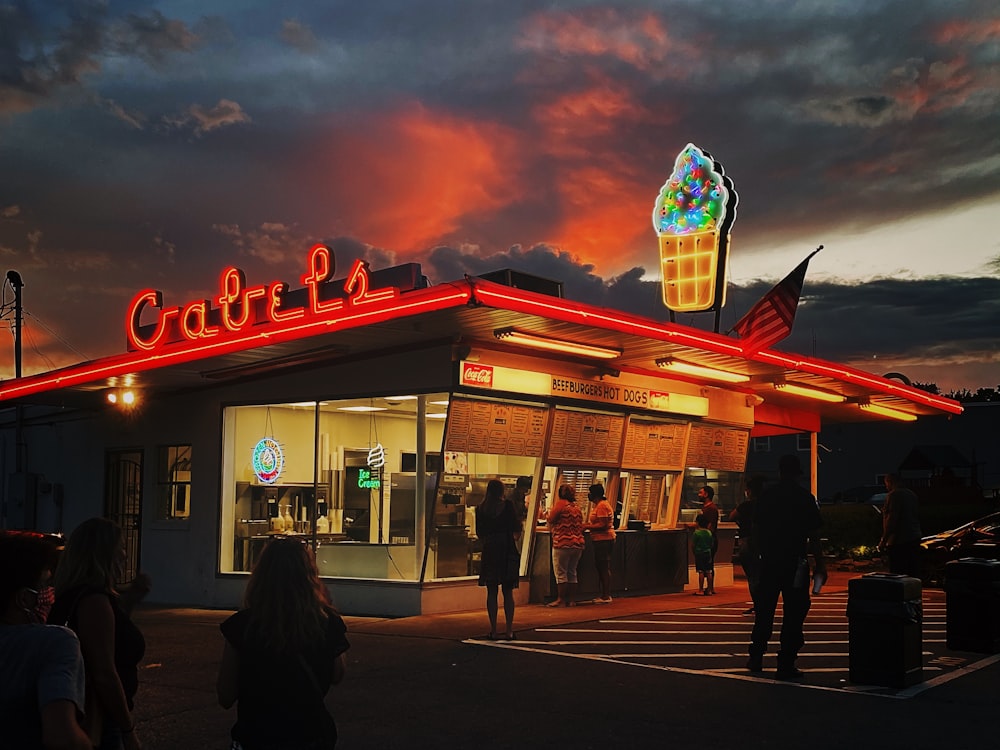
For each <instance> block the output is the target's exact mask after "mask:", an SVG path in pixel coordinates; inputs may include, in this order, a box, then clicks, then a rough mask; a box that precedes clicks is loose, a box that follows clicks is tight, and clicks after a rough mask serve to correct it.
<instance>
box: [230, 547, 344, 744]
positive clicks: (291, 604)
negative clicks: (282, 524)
mask: <svg viewBox="0 0 1000 750" xmlns="http://www.w3.org/2000/svg"><path fill="white" fill-rule="evenodd" d="M221 629H222V634H223V636H225V639H226V644H225V647H224V650H223V653H222V664H221V665H220V667H219V678H218V682H217V684H216V691H217V694H218V698H219V704H220V705H221V706H222V707H223V708H230V707H231V706H232V705H233V704H234V703H236V704H237V706H236V724H235V725H234V726H233V729H232V732H231V736H232V746H231V747H232V748H233V750H269V749H270V748H281V749H282V750H329V749H330V748H333V747H334V746H335V745H336V743H337V726H336V723H335V722H334V720H333V716H332V715H331V714H330V712H329V709H328V707H327V699H328V696H329V693H330V688H331V686H332V685H336V684H337V683H339V682H340V681H341V680H342V679H343V678H344V652H345V651H347V649H348V648H350V644H349V643H348V642H347V637H346V633H347V626H346V625H345V624H344V621H343V619H342V618H341V617H340V615H338V614H337V613H336V612H335V611H334V609H333V607H332V606H331V605H330V600H329V597H328V596H327V593H326V588H325V587H324V586H323V582H322V581H321V580H320V577H319V571H318V570H317V568H316V558H315V557H314V555H313V551H312V549H311V548H310V547H309V546H308V545H307V544H303V543H302V542H300V541H299V540H297V539H282V538H277V539H274V540H272V541H271V542H269V543H268V545H267V546H266V547H265V548H264V550H263V552H262V553H261V556H260V559H259V560H258V561H257V564H256V566H255V567H254V570H253V573H252V574H251V575H250V581H249V582H248V583H247V588H246V592H245V593H244V608H243V609H242V610H240V611H239V612H237V613H236V614H234V615H233V616H232V617H230V618H229V619H228V620H226V621H225V622H224V623H222V625H221Z"/></svg>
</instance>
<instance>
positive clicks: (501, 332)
mask: <svg viewBox="0 0 1000 750" xmlns="http://www.w3.org/2000/svg"><path fill="white" fill-rule="evenodd" d="M493 335H494V336H496V337H497V339H499V340H500V341H503V342H504V343H507V344H519V345H521V346H531V347H534V348H535V349H545V350H546V351H550V352H564V353H566V354H579V355H581V356H584V357H595V358H596V359H616V358H618V357H620V356H621V355H622V351H621V349H611V348H609V347H606V346H594V345H592V344H578V343H576V342H575V341H564V340H563V339H550V338H547V337H545V336H536V335H535V334H533V333H524V332H523V331H516V330H514V329H513V328H498V329H496V330H495V331H493Z"/></svg>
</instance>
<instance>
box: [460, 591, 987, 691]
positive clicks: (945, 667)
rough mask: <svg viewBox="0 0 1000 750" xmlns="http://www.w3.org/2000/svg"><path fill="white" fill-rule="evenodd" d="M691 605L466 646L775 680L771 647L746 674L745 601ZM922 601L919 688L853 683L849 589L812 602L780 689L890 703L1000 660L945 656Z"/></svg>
mask: <svg viewBox="0 0 1000 750" xmlns="http://www.w3.org/2000/svg"><path fill="white" fill-rule="evenodd" d="M690 599H691V606H690V607H689V608H684V609H679V610H672V611H663V612H652V613H650V614H646V615H628V616H624V617H611V618H607V619H594V620H591V621H587V622H580V623H574V624H569V625H559V626H554V627H538V628H534V629H532V630H528V631H523V632H520V633H518V634H517V640H515V641H489V640H483V639H469V640H468V641H467V643H470V644H476V645H483V646H489V647H499V648H507V649H517V650H520V651H530V652H535V653H538V654H539V655H543V654H544V655H545V656H546V657H553V656H555V657H563V658H572V659H593V660H598V661H611V662H617V663H621V664H624V665H628V666H630V667H634V668H637V669H658V670H668V671H673V672H690V673H697V674H702V675H711V676H714V677H718V678H720V679H735V680H749V681H757V682H777V681H776V680H774V679H773V676H774V668H775V664H774V653H775V651H776V650H777V644H776V643H773V644H772V646H771V648H770V652H769V654H768V655H767V656H765V659H764V668H765V672H764V673H763V674H759V675H755V674H751V673H749V672H748V671H747V670H746V668H745V664H746V660H747V645H748V643H749V640H750V631H751V628H752V626H753V616H752V615H744V614H743V612H744V611H745V610H746V608H747V606H748V602H746V601H728V602H724V603H720V604H714V603H712V602H710V601H708V600H706V599H703V598H701V597H694V596H692V597H691V598H690ZM922 600H923V626H922V652H923V653H922V668H923V672H922V679H921V680H920V681H919V682H917V683H916V684H912V685H909V686H907V687H896V688H894V687H885V686H883V685H866V684H857V683H852V682H851V680H850V639H849V621H848V618H847V592H846V591H841V592H835V593H830V594H824V595H821V596H816V597H814V598H813V603H812V608H811V610H810V612H809V616H808V618H807V619H806V625H805V637H806V645H805V646H804V648H803V649H802V651H801V653H800V654H799V660H798V664H797V666H798V667H799V669H801V670H803V671H804V672H805V673H806V676H805V677H804V678H802V679H801V680H796V681H792V682H784V683H781V684H783V685H789V686H794V687H797V688H802V689H809V690H836V691H851V692H858V693H865V694H870V695H878V696H882V697H890V698H909V697H912V696H914V695H917V694H918V693H920V692H922V691H924V690H926V689H928V688H930V687H933V686H935V685H939V684H941V683H943V682H946V681H948V680H951V679H955V678H957V677H960V676H961V675H963V674H965V673H966V672H968V671H969V670H974V669H978V668H980V667H982V666H987V665H988V664H991V663H993V662H995V661H996V660H997V659H998V658H1000V657H996V656H993V657H989V656H984V655H981V654H975V653H970V652H960V651H950V650H949V649H948V647H947V642H946V641H947V637H946V618H945V615H946V609H945V597H944V593H943V592H942V591H940V590H934V589H928V590H925V591H924V592H923V597H922ZM594 609H595V610H596V611H599V610H597V608H594ZM596 611H595V614H596ZM780 627H781V605H780V603H779V606H778V612H777V615H776V617H775V629H774V632H775V639H776V638H777V634H778V631H779V629H780ZM893 627H894V626H893V625H892V624H886V626H885V628H886V630H887V632H888V633H890V634H891V633H892V632H893ZM900 632H902V631H901V630H900Z"/></svg>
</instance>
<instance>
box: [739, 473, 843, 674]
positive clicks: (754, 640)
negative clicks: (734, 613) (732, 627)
mask: <svg viewBox="0 0 1000 750" xmlns="http://www.w3.org/2000/svg"><path fill="white" fill-rule="evenodd" d="M778 473H779V476H780V478H779V480H778V482H777V484H773V485H770V486H767V487H765V488H764V490H763V491H762V492H761V494H760V497H759V498H758V499H757V502H756V507H755V508H754V523H753V532H752V533H753V538H754V540H755V542H756V544H757V549H758V551H759V552H760V580H759V583H758V585H757V598H756V600H755V601H754V610H755V611H754V624H753V632H752V635H751V640H750V651H749V659H748V661H747V669H748V670H749V671H751V672H762V671H763V669H764V666H763V660H764V653H765V652H766V651H767V642H768V640H769V639H770V638H771V635H772V632H773V630H774V611H775V609H776V608H777V606H778V597H779V596H780V597H781V601H782V609H783V616H782V623H781V636H780V643H781V645H780V649H779V651H778V671H777V677H778V679H782V680H790V679H796V678H798V677H802V676H803V673H802V672H801V671H799V670H798V669H797V668H796V666H795V660H796V658H797V657H798V654H799V649H801V648H802V646H803V644H804V643H805V639H804V636H803V634H802V626H803V623H804V622H805V619H806V615H807V614H808V612H809V606H810V600H809V560H808V557H807V555H808V553H809V552H811V553H812V554H813V556H814V557H815V560H816V569H815V570H816V573H817V574H822V575H823V576H825V575H826V564H825V563H824V561H823V554H822V550H821V548H820V540H819V528H820V526H821V525H822V523H823V521H822V519H821V517H820V514H819V506H818V505H817V504H816V498H814V497H813V496H812V494H811V493H810V492H809V491H808V490H805V489H804V488H802V487H801V486H799V484H798V478H799V477H800V476H802V473H803V472H802V467H801V466H800V465H799V459H798V457H797V456H794V455H786V456H782V457H781V459H780V461H779V463H778Z"/></svg>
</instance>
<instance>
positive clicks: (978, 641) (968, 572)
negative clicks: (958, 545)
mask: <svg viewBox="0 0 1000 750" xmlns="http://www.w3.org/2000/svg"><path fill="white" fill-rule="evenodd" d="M944 590H945V602H946V607H947V623H948V624H947V633H948V648H950V649H953V650H954V651H975V652H977V653H982V654H997V653H1000V560H983V559H980V558H976V557H963V558H962V559H961V560H952V561H951V562H950V563H948V564H947V565H945V566H944Z"/></svg>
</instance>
